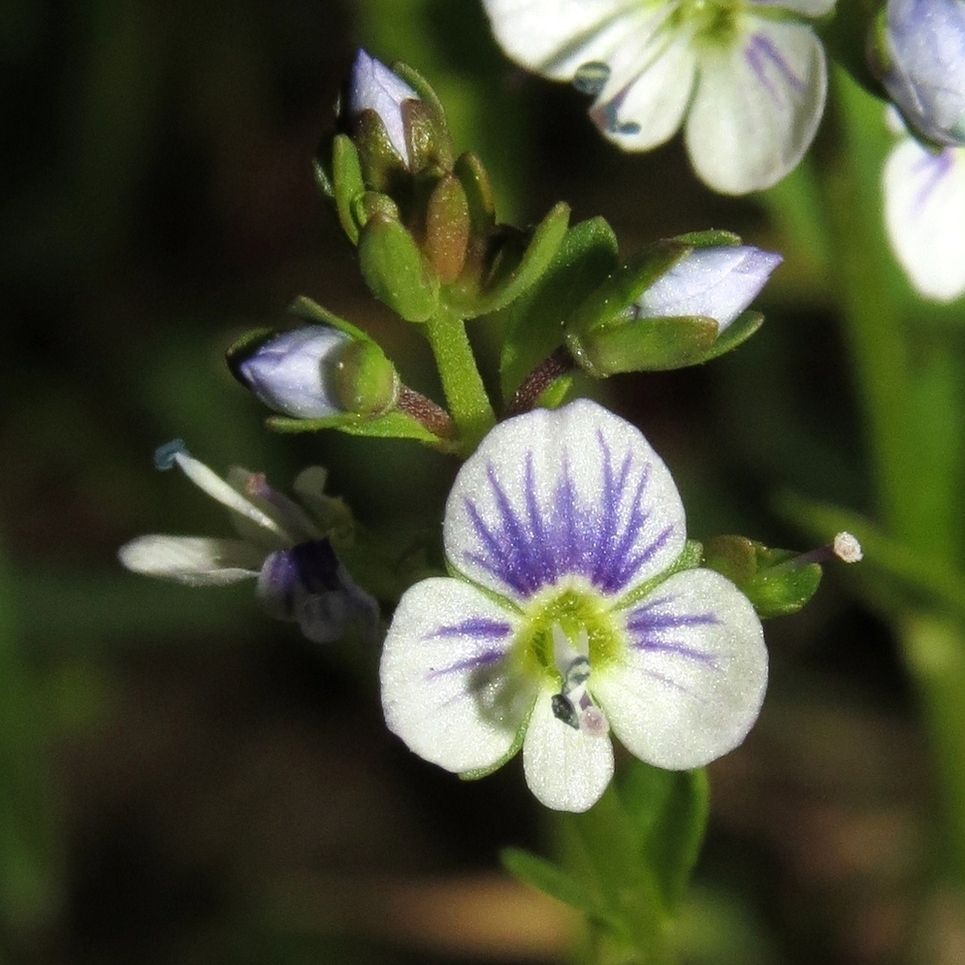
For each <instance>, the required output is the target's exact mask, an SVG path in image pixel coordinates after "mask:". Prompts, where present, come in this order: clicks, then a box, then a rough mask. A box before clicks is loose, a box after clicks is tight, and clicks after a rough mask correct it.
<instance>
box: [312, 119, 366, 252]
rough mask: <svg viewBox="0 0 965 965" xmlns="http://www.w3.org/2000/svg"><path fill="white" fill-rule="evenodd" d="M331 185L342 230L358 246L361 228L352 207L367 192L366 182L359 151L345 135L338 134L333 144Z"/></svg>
mask: <svg viewBox="0 0 965 965" xmlns="http://www.w3.org/2000/svg"><path fill="white" fill-rule="evenodd" d="M316 170H317V169H316ZM316 176H317V175H316ZM331 184H332V190H333V192H334V195H335V209H336V211H337V212H338V220H339V221H340V222H341V225H342V230H343V231H344V232H345V233H346V234H347V235H348V237H349V240H350V241H351V242H352V244H353V245H355V244H358V240H359V228H358V222H357V221H356V220H355V217H354V216H353V214H352V205H353V203H354V201H355V199H356V197H358V195H360V194H361V193H362V192H363V191H364V190H365V182H364V180H363V179H362V167H361V165H360V163H359V155H358V151H356V149H355V145H354V144H353V143H352V142H351V140H349V138H348V137H346V136H345V135H344V134H336V135H335V139H334V140H333V142H332V178H331Z"/></svg>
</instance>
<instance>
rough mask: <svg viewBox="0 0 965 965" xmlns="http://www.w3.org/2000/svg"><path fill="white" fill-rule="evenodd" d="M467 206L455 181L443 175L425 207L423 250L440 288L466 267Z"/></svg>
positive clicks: (451, 177)
mask: <svg viewBox="0 0 965 965" xmlns="http://www.w3.org/2000/svg"><path fill="white" fill-rule="evenodd" d="M469 227H470V217H469V202H468V200H467V199H466V192H465V191H464V190H463V187H462V184H460V182H459V181H458V179H457V178H455V177H453V175H451V174H445V175H443V176H442V177H441V178H440V179H439V181H438V182H437V183H436V186H435V187H434V188H433V189H432V193H431V194H430V195H429V201H428V204H427V205H426V240H425V245H424V247H423V250H424V251H425V254H426V257H427V258H428V259H429V263H430V264H431V265H432V270H433V271H434V272H435V274H436V277H437V278H438V279H439V281H440V283H441V284H443V285H448V284H449V283H450V282H453V281H455V280H456V278H458V277H459V275H460V273H461V272H462V269H463V266H464V265H465V263H466V246H467V244H468V242H469Z"/></svg>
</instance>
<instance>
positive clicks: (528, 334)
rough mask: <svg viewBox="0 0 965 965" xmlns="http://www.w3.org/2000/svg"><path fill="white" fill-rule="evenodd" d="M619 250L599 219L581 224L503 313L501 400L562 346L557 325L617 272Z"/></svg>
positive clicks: (606, 227)
mask: <svg viewBox="0 0 965 965" xmlns="http://www.w3.org/2000/svg"><path fill="white" fill-rule="evenodd" d="M618 261H619V250H618V246H617V239H616V235H615V234H614V233H613V229H612V228H611V227H610V226H609V224H607V222H606V221H605V220H604V219H603V218H592V219H589V220H587V221H581V222H580V223H579V224H576V225H574V226H573V227H572V228H570V229H568V230H567V232H566V234H565V235H564V237H563V240H562V242H561V243H560V246H559V248H558V249H557V250H556V254H555V255H554V257H553V260H552V261H551V262H550V264H549V266H548V267H547V269H546V271H545V272H544V274H543V275H542V277H541V278H540V279H539V280H538V281H537V282H536V283H535V284H534V285H533V286H532V287H531V288H530V289H529V290H528V291H527V292H525V293H524V294H523V295H522V296H521V297H520V298H519V299H517V300H516V302H515V303H514V304H513V307H512V309H511V311H510V313H509V318H508V320H507V323H506V333H505V336H504V342H503V351H502V356H501V358H500V364H499V369H500V383H501V385H502V390H503V397H504V398H507V399H508V398H509V397H510V396H511V395H512V393H513V391H514V390H515V389H516V387H517V386H518V385H519V384H520V382H521V381H522V380H523V379H524V378H525V377H526V376H527V375H528V374H529V373H530V372H531V371H532V370H533V369H534V368H535V367H536V366H537V365H538V364H539V363H540V362H541V361H542V360H543V359H544V358H546V357H547V356H549V355H550V354H551V353H552V352H553V351H554V350H555V349H557V348H558V347H559V346H560V345H562V344H563V324H564V321H565V319H566V318H567V315H568V314H569V312H570V311H571V306H574V305H579V304H580V303H581V302H582V301H583V300H584V299H585V298H587V297H588V296H589V295H590V293H591V292H593V291H594V290H595V289H596V288H598V287H599V286H600V284H601V283H602V282H603V281H604V279H606V278H607V277H608V276H609V275H610V274H611V273H612V272H613V271H614V270H615V269H616V267H617V263H618Z"/></svg>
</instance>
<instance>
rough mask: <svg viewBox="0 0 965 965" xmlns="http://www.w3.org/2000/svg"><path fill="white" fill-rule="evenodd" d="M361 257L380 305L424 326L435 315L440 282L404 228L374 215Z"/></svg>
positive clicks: (363, 235)
mask: <svg viewBox="0 0 965 965" xmlns="http://www.w3.org/2000/svg"><path fill="white" fill-rule="evenodd" d="M358 253H359V263H360V266H361V268H362V275H363V277H364V278H365V283H366V284H367V285H368V286H369V289H370V290H371V291H372V294H373V295H375V297H376V298H378V299H379V301H381V302H383V303H384V304H385V305H388V306H389V308H391V309H392V310H393V311H394V312H397V313H398V314H399V315H401V316H402V317H403V318H404V319H405V320H406V321H409V322H424V321H426V319H427V318H429V316H430V315H432V313H433V312H434V311H435V309H436V302H437V296H438V281H437V280H436V279H435V278H433V277H432V275H431V274H430V273H429V272H428V271H427V269H426V265H425V263H424V261H423V258H422V254H421V252H420V251H419V249H418V247H417V246H416V243H415V241H414V240H413V238H412V235H410V234H409V232H408V231H407V230H406V229H405V227H404V226H403V225H402V224H400V223H399V222H398V221H396V220H394V219H392V218H389V217H387V216H386V215H384V214H376V215H374V216H373V217H372V218H370V219H369V221H368V222H367V223H366V224H365V227H363V228H362V229H361V231H360V233H359V245H358Z"/></svg>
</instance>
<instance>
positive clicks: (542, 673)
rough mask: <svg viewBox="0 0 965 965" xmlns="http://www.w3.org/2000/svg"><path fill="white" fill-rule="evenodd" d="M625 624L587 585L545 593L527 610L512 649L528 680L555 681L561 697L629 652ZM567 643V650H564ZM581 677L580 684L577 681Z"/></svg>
mask: <svg viewBox="0 0 965 965" xmlns="http://www.w3.org/2000/svg"><path fill="white" fill-rule="evenodd" d="M625 641H626V634H625V631H624V628H623V625H622V622H621V620H620V618H619V617H618V616H616V614H615V612H614V611H613V610H612V608H611V605H610V603H609V601H607V600H606V599H605V598H604V597H603V596H601V594H600V593H599V592H598V591H596V590H595V589H593V588H592V587H591V586H590V585H589V584H584V583H583V581H580V582H579V583H576V582H575V581H572V580H568V581H567V583H566V585H565V586H560V585H557V586H555V587H550V588H548V589H547V590H544V591H543V592H542V593H540V594H539V595H538V596H536V597H535V598H534V599H533V600H532V601H531V602H530V605H529V606H528V607H527V612H526V614H525V619H524V623H523V627H522V630H521V631H520V633H519V635H518V636H517V638H516V642H515V644H514V647H513V650H514V655H515V658H516V659H517V660H518V661H519V664H520V669H521V670H522V672H523V673H525V674H526V675H527V676H530V677H552V678H553V679H554V685H558V686H559V691H560V694H561V695H562V696H567V694H568V691H569V690H573V689H574V688H576V687H577V686H582V685H583V684H584V683H585V681H586V678H587V676H588V675H589V671H590V667H592V668H593V669H594V670H595V671H599V670H600V669H601V668H603V667H606V666H607V665H609V664H612V663H613V662H614V661H615V660H616V659H617V658H618V657H619V656H620V654H622V653H623V651H624V649H625V648H626V642H625ZM564 644H565V646H564ZM580 674H582V675H583V676H582V680H580V679H578V678H579V675H580Z"/></svg>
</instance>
